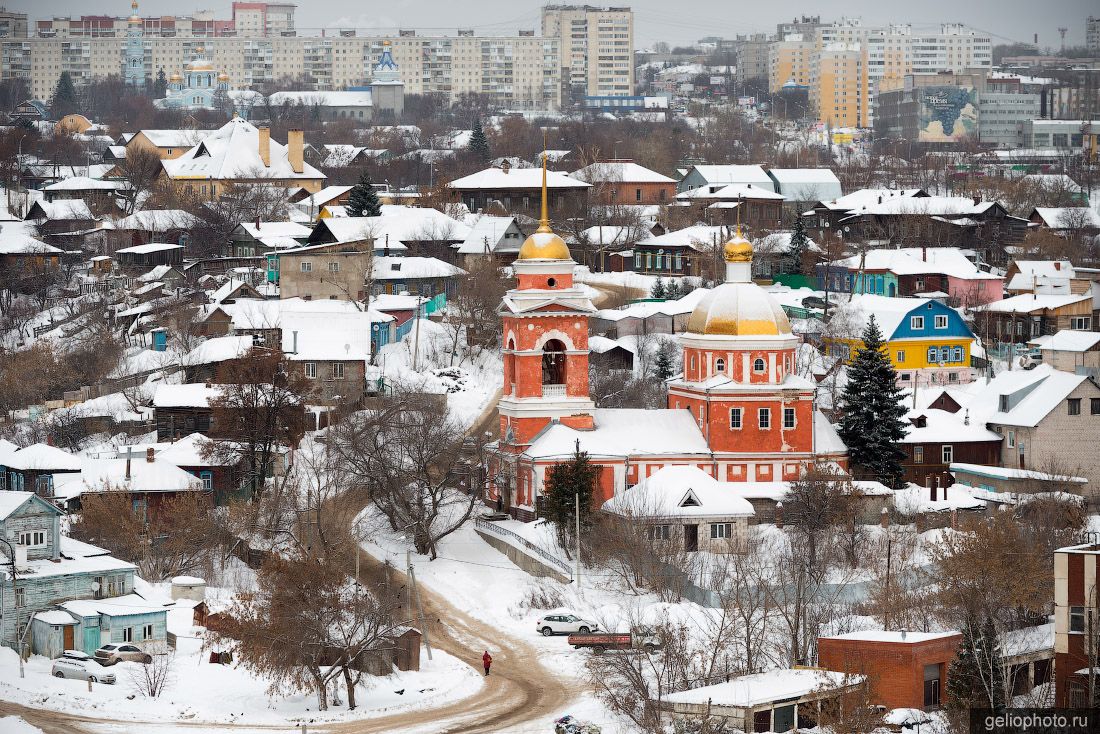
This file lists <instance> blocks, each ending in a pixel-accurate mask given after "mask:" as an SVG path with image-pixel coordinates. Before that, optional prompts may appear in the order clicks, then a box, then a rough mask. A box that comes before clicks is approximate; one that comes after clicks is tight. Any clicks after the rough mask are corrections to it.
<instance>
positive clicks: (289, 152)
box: [286, 130, 305, 173]
mask: <svg viewBox="0 0 1100 734" xmlns="http://www.w3.org/2000/svg"><path fill="white" fill-rule="evenodd" d="M304 148H305V138H304V137H303V133H302V131H301V130H288V131H287V134H286V157H287V159H289V160H290V168H291V170H292V171H294V172H295V173H302V172H303V171H304V170H305V158H303V157H302V156H303V155H305V151H304Z"/></svg>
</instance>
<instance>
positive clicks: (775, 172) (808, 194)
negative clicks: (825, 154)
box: [768, 168, 843, 201]
mask: <svg viewBox="0 0 1100 734" xmlns="http://www.w3.org/2000/svg"><path fill="white" fill-rule="evenodd" d="M768 175H769V176H771V177H772V179H773V180H774V181H775V182H776V184H777V185H778V191H779V193H781V194H783V195H784V196H786V197H787V198H788V199H791V200H794V201H821V200H823V199H835V198H837V197H839V196H841V195H842V194H843V190H842V189H841V186H840V179H839V178H837V177H836V174H835V173H833V171H832V169H829V168H769V169H768Z"/></svg>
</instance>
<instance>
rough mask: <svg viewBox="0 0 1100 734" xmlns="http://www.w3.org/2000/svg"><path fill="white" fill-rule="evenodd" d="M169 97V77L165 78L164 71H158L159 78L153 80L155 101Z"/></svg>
mask: <svg viewBox="0 0 1100 734" xmlns="http://www.w3.org/2000/svg"><path fill="white" fill-rule="evenodd" d="M167 96H168V77H166V76H164V69H163V68H162V69H158V70H157V78H156V79H154V80H153V99H164V98H165V97H167Z"/></svg>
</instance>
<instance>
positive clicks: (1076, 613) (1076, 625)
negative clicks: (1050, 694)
mask: <svg viewBox="0 0 1100 734" xmlns="http://www.w3.org/2000/svg"><path fill="white" fill-rule="evenodd" d="M16 606H19V605H18V604H17V605H16ZM1069 631H1070V632H1084V631H1085V608H1084V607H1070V608H1069Z"/></svg>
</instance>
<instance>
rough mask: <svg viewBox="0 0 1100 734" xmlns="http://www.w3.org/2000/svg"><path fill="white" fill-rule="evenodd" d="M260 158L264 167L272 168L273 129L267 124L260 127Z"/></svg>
mask: <svg viewBox="0 0 1100 734" xmlns="http://www.w3.org/2000/svg"><path fill="white" fill-rule="evenodd" d="M260 160H261V161H263V164H264V168H271V130H270V129H268V128H267V126H264V127H261V128H260Z"/></svg>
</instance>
